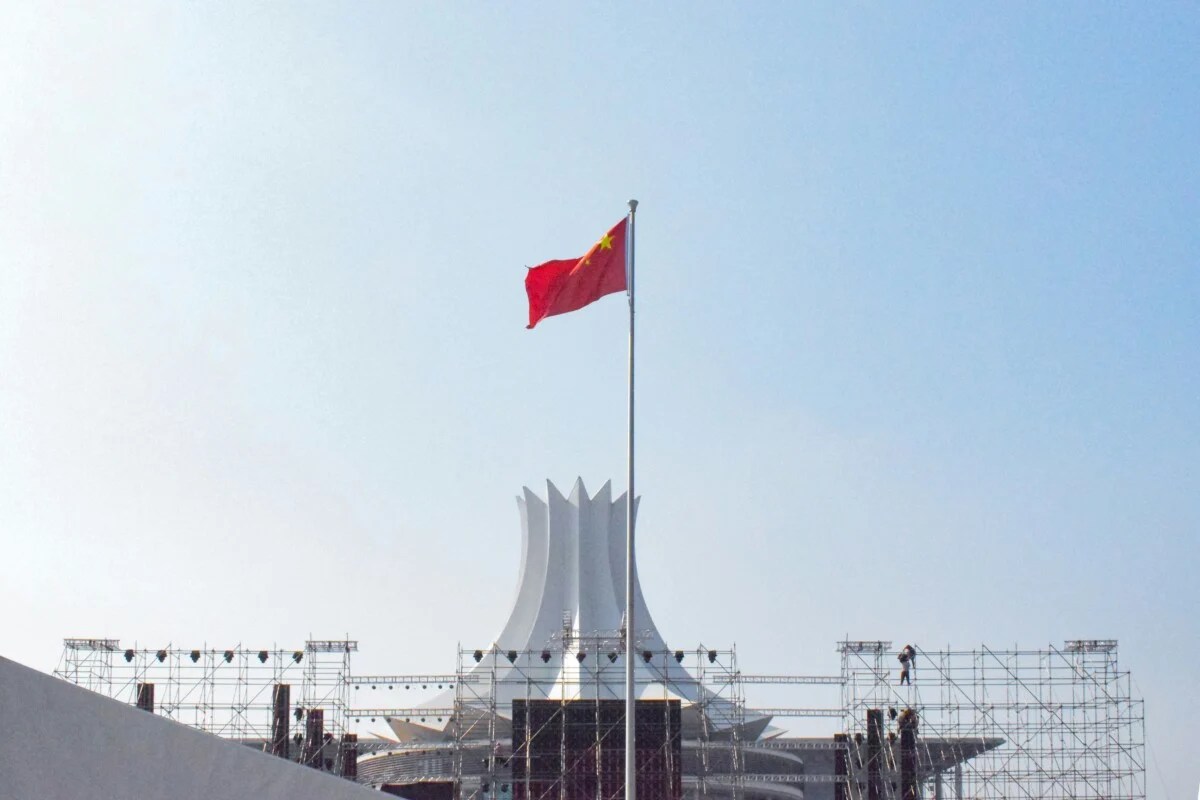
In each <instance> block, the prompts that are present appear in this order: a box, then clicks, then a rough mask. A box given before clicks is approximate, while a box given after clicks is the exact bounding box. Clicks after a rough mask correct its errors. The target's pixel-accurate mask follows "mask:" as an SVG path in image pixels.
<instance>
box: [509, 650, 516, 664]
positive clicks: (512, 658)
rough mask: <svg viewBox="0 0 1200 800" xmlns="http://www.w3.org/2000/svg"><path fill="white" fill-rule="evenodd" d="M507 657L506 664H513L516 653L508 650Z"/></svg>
mask: <svg viewBox="0 0 1200 800" xmlns="http://www.w3.org/2000/svg"><path fill="white" fill-rule="evenodd" d="M507 657H508V663H510V664H513V663H515V662H516V660H517V651H516V650H509V651H508V653H507Z"/></svg>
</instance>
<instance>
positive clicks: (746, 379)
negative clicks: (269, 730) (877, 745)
mask: <svg viewBox="0 0 1200 800" xmlns="http://www.w3.org/2000/svg"><path fill="white" fill-rule="evenodd" d="M1198 42H1200V14H1198V13H1197V7H1196V6H1195V5H1194V4H1166V3H1137V4H1127V5H1124V6H1121V5H1115V4H1095V3H1079V4H1072V3H1053V4H1047V3H1005V4H999V5H996V4H993V5H983V4H967V5H964V4H959V3H953V4H951V3H947V4H942V5H928V4H917V5H909V6H903V7H901V6H897V5H895V4H878V5H855V6H853V7H844V6H843V4H832V3H831V4H826V5H816V4H767V3H751V4H742V5H729V4H722V5H716V4H706V3H700V4H697V3H687V4H676V5H665V4H656V5H655V6H654V7H653V9H647V8H645V7H644V6H643V5H642V4H618V5H613V4H611V3H609V4H603V5H600V4H592V5H583V4H544V5H533V4H519V5H517V6H516V7H509V5H508V4H500V5H497V4H477V5H450V4H444V3H428V4H400V3H367V2H361V3H354V4H344V3H342V4H333V3H329V4H309V3H279V4H273V5H263V4H250V3H228V4H218V3H165V2H162V3H138V2H123V3H119V4H107V5H104V4H95V3H90V4H81V5H78V6H72V5H65V4H59V3H50V2H30V3H24V2H13V0H8V2H4V3H0V536H2V537H3V545H4V547H3V556H2V557H0V603H3V606H4V608H5V609H7V613H6V614H5V615H4V619H5V624H4V628H3V630H4V636H3V637H2V638H0V653H2V654H3V655H5V656H8V657H11V658H14V659H15V660H18V661H21V662H23V663H26V664H29V665H31V666H33V667H36V668H39V669H43V670H47V671H48V670H51V669H53V668H54V666H55V665H56V663H57V661H58V656H59V653H60V650H61V641H62V638H63V637H65V636H109V637H114V638H120V639H122V640H123V641H126V642H130V643H132V642H133V641H135V640H136V641H138V642H139V643H141V644H143V645H145V646H161V645H164V644H165V643H167V642H174V643H176V644H177V645H179V646H184V645H192V644H193V643H195V644H200V643H204V642H207V643H209V645H211V646H228V645H231V644H235V643H237V642H239V641H240V642H242V643H244V644H245V645H247V646H254V647H257V646H260V643H262V645H263V646H267V645H270V644H271V643H272V642H277V643H279V644H280V645H281V646H287V647H291V646H294V645H295V644H297V643H301V642H303V640H304V638H305V637H306V636H307V635H308V634H309V633H312V634H313V635H314V636H316V637H319V638H324V637H330V638H334V637H340V636H342V635H344V634H347V633H348V634H350V635H351V636H352V637H354V638H357V639H358V640H359V641H360V643H361V647H362V653H361V654H360V656H359V658H358V660H357V661H356V668H358V669H359V671H360V672H364V673H369V672H404V671H433V672H440V671H450V670H452V669H453V666H454V661H455V655H456V653H457V648H458V645H459V643H462V645H463V646H475V645H484V646H486V644H488V643H489V642H490V641H491V640H492V638H493V637H494V636H495V635H496V634H497V633H498V632H499V631H500V628H501V626H502V625H503V623H504V621H505V611H506V607H507V604H508V603H509V601H510V599H511V595H512V592H513V588H514V586H515V583H516V578H517V566H518V560H519V557H520V525H519V519H518V515H517V508H516V503H515V502H514V497H515V495H516V494H517V493H518V492H519V491H520V489H521V487H522V486H523V485H528V486H530V487H532V488H534V489H536V490H537V491H538V492H539V493H540V494H544V493H545V480H546V478H551V479H553V480H554V481H555V482H556V483H557V484H558V485H560V486H563V487H564V488H565V487H567V486H569V484H570V483H571V482H572V481H573V480H574V479H575V477H576V476H582V477H583V479H584V480H585V482H586V483H587V485H588V487H589V488H590V489H592V490H593V491H594V490H596V489H598V488H599V487H600V486H601V484H603V482H604V481H605V480H608V479H613V481H614V485H615V486H616V487H617V489H618V491H620V490H623V487H624V474H625V443H624V441H625V410H624V409H625V405H624V404H625V391H626V385H625V377H624V370H625V359H626V343H625V336H626V330H625V304H624V302H623V301H622V300H621V299H620V298H619V297H609V298H606V299H604V300H602V301H600V302H599V303H597V304H595V305H594V306H591V307H589V308H587V309H585V310H584V311H581V312H579V313H576V314H572V315H569V316H563V317H556V318H553V319H550V320H547V321H546V322H545V323H543V324H541V325H539V326H538V328H537V329H536V330H535V331H527V330H525V327H524V324H525V319H526V308H525V298H524V293H523V286H522V281H523V277H524V268H525V266H526V265H532V264H536V263H539V262H542V261H546V260H548V259H552V258H566V257H570V256H577V255H580V254H582V253H583V251H584V250H586V249H587V247H588V246H589V245H590V244H591V243H592V242H593V241H595V239H596V238H597V237H598V236H599V235H600V234H601V233H603V232H604V231H605V230H607V229H608V228H609V227H611V226H612V224H613V223H614V222H616V221H617V220H618V219H619V218H620V216H621V214H622V213H624V210H625V202H626V201H627V200H628V199H629V198H631V197H636V198H638V199H639V200H640V201H641V206H640V209H639V216H638V272H639V285H638V288H639V295H638V305H639V311H640V314H639V326H640V327H639V337H640V338H639V342H640V344H639V394H638V396H639V440H638V442H639V463H638V472H639V481H638V493H639V494H640V495H641V496H642V497H643V503H642V512H641V518H640V542H639V565H640V569H641V573H642V582H643V586H644V589H645V594H646V598H647V602H648V603H649V605H650V608H651V610H652V612H653V614H654V617H655V621H656V622H657V623H658V625H659V628H660V629H661V630H662V632H663V634H664V635H665V636H666V637H667V638H668V640H669V641H670V642H671V643H672V644H673V645H677V646H680V647H687V648H691V647H694V646H695V645H696V644H698V643H700V642H703V643H705V644H706V645H708V646H714V647H715V646H720V647H727V646H729V645H731V644H734V643H736V645H737V647H738V652H739V657H740V661H741V665H742V667H743V669H745V670H746V671H748V672H758V673H764V672H765V673H774V672H794V673H809V674H828V673H832V672H836V670H837V666H838V660H837V658H838V657H837V654H836V653H835V652H834V643H835V642H836V641H837V640H838V639H841V638H843V637H845V636H846V635H849V636H850V637H851V638H862V639H869V638H882V639H891V640H894V641H897V642H907V641H913V642H916V643H918V644H919V645H921V646H924V647H927V648H931V649H932V648H935V647H940V646H945V645H947V644H950V645H954V646H956V647H961V648H969V647H973V646H975V645H977V644H979V643H981V642H983V643H987V644H989V645H993V646H996V647H1009V646H1012V645H1013V644H1020V645H1022V646H1025V647H1039V646H1045V645H1046V644H1049V643H1053V644H1056V645H1057V644H1061V642H1062V641H1063V640H1064V639H1068V638H1116V639H1119V640H1120V642H1121V658H1122V664H1123V665H1124V666H1126V667H1129V668H1131V669H1132V670H1133V674H1134V680H1135V682H1136V684H1137V686H1138V687H1139V691H1140V693H1141V694H1143V695H1144V697H1145V700H1146V715H1147V723H1146V732H1147V740H1148V742H1149V749H1148V753H1147V759H1148V762H1149V765H1148V768H1147V775H1146V783H1147V789H1148V796H1149V797H1150V798H1154V800H1159V799H1160V798H1171V799H1173V800H1181V799H1182V798H1186V797H1191V796H1192V793H1193V792H1194V791H1195V789H1196V786H1197V782H1198V781H1200V763H1198V762H1197V759H1196V756H1195V745H1194V742H1195V719H1194V717H1195V709H1196V708H1198V707H1200V688H1198V683H1200V668H1198V666H1197V665H1198V664H1200V629H1198V628H1200V625H1198V623H1197V619H1198V617H1200V600H1198V591H1197V579H1196V573H1197V569H1198V568H1200V545H1198V538H1197V536H1198V533H1200V470H1197V468H1196V462H1197V455H1198V453H1200V277H1198V272H1197V270H1198V265H1200V225H1198V219H1200V190H1198V188H1197V187H1200V149H1198V148H1197V141H1198V138H1200V69H1198V68H1200V47H1198V44H1197V43H1198ZM750 702H751V704H752V705H768V704H771V703H776V702H778V703H780V704H792V705H805V704H814V703H809V702H808V699H807V698H806V697H805V696H804V695H799V696H795V695H789V696H787V697H782V696H780V697H776V696H775V695H773V694H771V693H770V692H761V693H754V694H752V696H751V698H750Z"/></svg>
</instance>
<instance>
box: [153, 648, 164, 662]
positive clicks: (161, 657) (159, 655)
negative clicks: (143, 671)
mask: <svg viewBox="0 0 1200 800" xmlns="http://www.w3.org/2000/svg"><path fill="white" fill-rule="evenodd" d="M154 655H155V657H156V658H157V659H158V663H160V664H161V663H162V662H164V661H166V660H167V651H166V650H159V651H158V652H157V653H155V654H154Z"/></svg>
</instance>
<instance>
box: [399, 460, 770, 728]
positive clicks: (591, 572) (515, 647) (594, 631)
mask: <svg viewBox="0 0 1200 800" xmlns="http://www.w3.org/2000/svg"><path fill="white" fill-rule="evenodd" d="M628 505H629V504H628V498H627V497H626V496H625V495H624V494H622V495H620V496H619V497H617V498H616V499H615V500H614V499H613V498H612V486H611V484H610V483H605V484H604V486H603V487H601V489H600V491H598V492H597V493H596V494H595V495H594V496H590V495H589V494H588V492H587V489H586V488H585V487H584V485H583V480H582V479H578V480H576V481H575V485H574V487H572V489H571V492H570V494H569V495H564V494H563V493H562V492H560V491H559V489H558V487H556V486H555V485H554V484H553V483H552V482H550V481H547V482H546V499H545V500H543V499H542V498H541V497H539V496H538V495H537V494H536V493H534V492H533V491H532V490H530V489H529V488H528V487H526V488H525V489H524V491H523V493H522V495H521V496H519V497H518V498H517V506H518V508H519V509H520V512H521V529H522V545H521V551H522V556H521V569H520V577H519V579H518V582H517V591H516V597H515V599H514V601H513V605H512V609H511V611H510V612H509V615H508V621H507V622H506V623H505V625H504V628H503V629H502V630H501V632H500V635H499V636H497V637H496V640H495V642H494V643H493V645H492V646H491V647H490V648H488V649H487V650H486V651H480V652H479V653H477V654H476V655H477V656H478V657H477V659H476V660H477V663H476V665H475V666H474V668H473V669H471V671H470V672H469V673H467V674H466V675H464V678H463V683H464V684H467V685H466V686H460V687H459V688H458V689H457V690H456V691H457V694H456V693H454V692H446V693H445V694H442V695H440V696H438V697H436V698H434V699H433V700H430V701H429V703H428V704H427V705H428V707H431V708H448V707H451V706H455V707H457V708H459V709H460V712H459V713H460V715H461V714H463V713H469V711H468V707H469V709H471V710H479V711H483V710H486V711H487V713H488V714H489V715H491V714H493V713H494V715H495V720H494V722H495V723H496V724H497V725H498V726H499V727H501V728H504V727H507V724H506V723H507V722H508V718H509V716H510V714H511V709H512V702H513V700H518V699H530V698H534V699H564V700H570V699H594V698H623V697H624V696H625V684H624V664H623V663H622V661H621V659H623V658H624V609H625V521H626V514H627V513H628ZM636 505H637V504H636V503H635V504H634V513H635V514H636ZM635 569H636V564H635ZM634 625H635V631H634V634H633V646H632V648H631V650H632V652H633V654H634V658H635V662H634V680H635V685H636V687H637V693H638V697H639V699H654V700H662V699H667V698H670V699H677V700H679V701H681V703H682V705H683V710H684V726H685V731H686V729H687V728H688V727H693V726H696V725H699V724H701V723H703V724H705V725H707V729H708V731H709V732H710V734H715V735H719V734H720V732H721V731H726V730H728V729H729V728H730V727H732V726H735V725H736V726H737V727H738V729H739V731H740V732H741V737H742V739H743V740H753V739H756V738H758V736H759V735H761V733H762V731H763V730H764V729H765V728H766V726H767V723H768V722H769V721H770V720H769V718H767V717H756V718H753V719H742V718H741V716H740V714H739V713H737V712H738V709H736V708H735V707H734V705H733V703H731V702H730V701H729V700H727V699H724V698H722V697H720V696H718V695H717V694H715V693H713V692H711V691H709V690H707V689H705V688H704V686H703V685H702V683H701V681H700V680H698V679H697V678H696V677H694V676H693V675H692V674H691V673H689V672H688V670H687V669H686V668H685V667H684V666H683V664H682V663H681V662H680V661H679V660H677V659H676V658H674V657H671V656H672V653H671V651H670V650H669V648H668V647H667V644H666V641H665V640H664V639H663V637H662V635H661V634H660V633H659V631H658V628H657V626H656V625H655V624H654V620H653V618H652V617H651V616H650V611H649V609H647V608H646V601H645V598H644V597H643V596H642V590H641V584H640V582H639V581H638V580H637V577H636V575H635V578H634ZM464 692H468V693H469V695H470V696H469V699H468V701H467V702H465V703H464V702H463V700H464V698H463V693H464ZM389 722H390V724H391V727H392V730H393V732H394V733H395V734H396V735H397V736H398V737H399V738H400V739H401V740H402V741H413V740H415V739H429V738H435V737H437V736H438V734H439V733H441V732H442V731H443V730H445V727H444V726H446V725H448V724H449V721H447V722H445V723H443V725H441V726H438V728H434V727H432V726H430V727H425V726H419V725H415V724H413V723H412V722H411V721H408V722H400V721H398V720H397V721H389ZM460 722H462V721H461V720H460ZM460 729H461V726H460ZM442 735H445V734H442ZM685 735H686V733H685Z"/></svg>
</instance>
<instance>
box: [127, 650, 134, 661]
mask: <svg viewBox="0 0 1200 800" xmlns="http://www.w3.org/2000/svg"><path fill="white" fill-rule="evenodd" d="M130 661H133V651H132V650H126V651H125V663H126V664H128V663H129V662H130Z"/></svg>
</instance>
